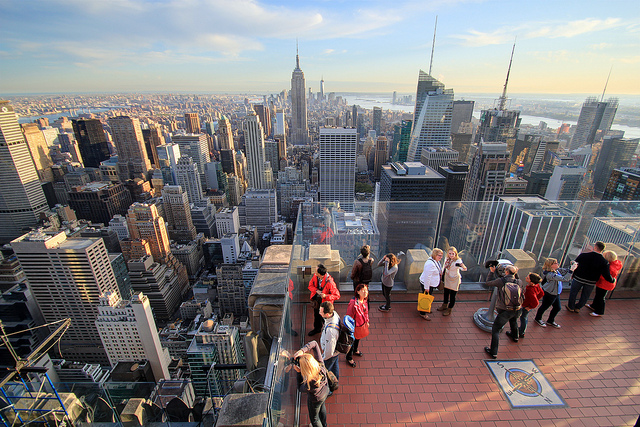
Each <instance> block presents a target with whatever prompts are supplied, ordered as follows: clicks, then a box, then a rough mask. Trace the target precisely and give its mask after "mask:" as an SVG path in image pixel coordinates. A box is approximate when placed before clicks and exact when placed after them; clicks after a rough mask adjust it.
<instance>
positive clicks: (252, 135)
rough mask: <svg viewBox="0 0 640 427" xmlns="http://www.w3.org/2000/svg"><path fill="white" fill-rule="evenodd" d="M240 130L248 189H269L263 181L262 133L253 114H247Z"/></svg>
mask: <svg viewBox="0 0 640 427" xmlns="http://www.w3.org/2000/svg"><path fill="white" fill-rule="evenodd" d="M242 128H243V130H244V147H245V150H246V153H247V166H248V168H249V187H250V188H255V189H263V188H270V185H269V186H268V185H267V183H266V181H265V174H264V172H265V167H264V166H265V165H264V162H265V157H264V132H263V130H262V124H261V123H260V120H259V119H258V116H257V115H256V114H255V113H249V115H248V116H247V117H246V118H245V120H244V122H243V125H242Z"/></svg>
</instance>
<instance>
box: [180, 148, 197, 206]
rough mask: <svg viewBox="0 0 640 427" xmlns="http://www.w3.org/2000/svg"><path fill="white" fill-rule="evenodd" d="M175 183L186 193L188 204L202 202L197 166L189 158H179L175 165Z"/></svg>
mask: <svg viewBox="0 0 640 427" xmlns="http://www.w3.org/2000/svg"><path fill="white" fill-rule="evenodd" d="M176 181H177V184H178V185H180V186H182V188H183V189H184V190H186V192H187V196H188V197H189V203H199V202H200V201H201V200H202V184H201V182H200V174H199V173H198V165H196V164H195V163H194V162H193V159H192V158H191V157H180V159H179V160H178V163H177V165H176Z"/></svg>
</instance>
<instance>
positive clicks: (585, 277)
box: [567, 242, 614, 313]
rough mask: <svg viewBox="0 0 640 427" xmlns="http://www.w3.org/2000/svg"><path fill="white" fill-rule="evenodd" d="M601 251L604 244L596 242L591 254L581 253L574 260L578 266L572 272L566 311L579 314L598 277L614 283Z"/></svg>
mask: <svg viewBox="0 0 640 427" xmlns="http://www.w3.org/2000/svg"><path fill="white" fill-rule="evenodd" d="M602 251H604V243H602V242H596V243H595V245H593V251H592V252H583V253H581V254H580V255H578V257H577V258H576V259H575V262H576V263H577V264H578V266H577V267H576V269H575V270H573V279H572V281H571V291H570V292H569V301H568V302H567V310H569V311H570V312H572V313H578V312H580V309H581V308H582V307H584V305H585V304H586V303H587V301H588V300H589V296H591V291H593V287H594V286H595V284H596V282H597V281H598V279H599V278H600V276H602V277H603V278H604V280H606V281H607V282H611V283H613V282H614V279H613V277H611V273H610V272H609V263H608V262H607V260H606V259H604V257H603V256H602ZM581 290H582V293H581V294H580V299H579V300H578V303H577V304H576V298H577V296H578V292H580V291H581Z"/></svg>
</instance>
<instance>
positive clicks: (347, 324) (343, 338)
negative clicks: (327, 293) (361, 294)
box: [329, 316, 355, 354]
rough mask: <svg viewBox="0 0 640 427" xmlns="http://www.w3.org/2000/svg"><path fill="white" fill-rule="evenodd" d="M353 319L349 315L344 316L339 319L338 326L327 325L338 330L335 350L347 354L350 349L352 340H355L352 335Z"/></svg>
mask: <svg viewBox="0 0 640 427" xmlns="http://www.w3.org/2000/svg"><path fill="white" fill-rule="evenodd" d="M353 325H355V321H354V320H353V318H352V317H351V316H344V317H343V318H342V319H340V326H336V325H333V324H332V325H329V326H330V327H332V328H335V329H337V330H338V340H337V342H336V351H338V352H340V353H344V354H347V353H349V350H351V346H352V345H353V341H354V340H355V338H354V336H353V331H354V329H355V327H354V326H353Z"/></svg>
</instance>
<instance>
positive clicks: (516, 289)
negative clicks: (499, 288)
mask: <svg viewBox="0 0 640 427" xmlns="http://www.w3.org/2000/svg"><path fill="white" fill-rule="evenodd" d="M502 281H503V282H504V288H503V290H504V305H506V306H507V308H508V309H509V310H520V307H522V302H523V301H524V293H523V292H522V288H521V287H520V285H519V284H518V283H517V282H511V281H507V280H506V279H505V278H502Z"/></svg>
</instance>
